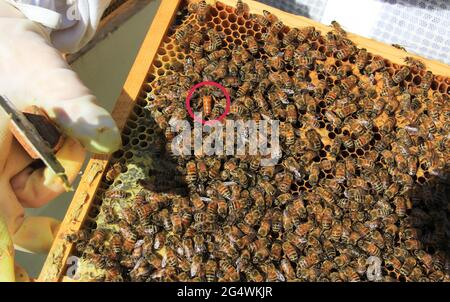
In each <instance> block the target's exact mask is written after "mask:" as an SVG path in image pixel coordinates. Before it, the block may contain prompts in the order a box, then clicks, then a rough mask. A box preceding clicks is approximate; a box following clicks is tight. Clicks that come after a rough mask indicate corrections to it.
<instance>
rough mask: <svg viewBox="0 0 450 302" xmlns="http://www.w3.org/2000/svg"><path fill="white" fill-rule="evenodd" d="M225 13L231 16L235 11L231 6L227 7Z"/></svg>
mask: <svg viewBox="0 0 450 302" xmlns="http://www.w3.org/2000/svg"><path fill="white" fill-rule="evenodd" d="M225 11H226V12H227V13H229V14H234V13H235V9H234V8H233V7H231V6H227V7H225Z"/></svg>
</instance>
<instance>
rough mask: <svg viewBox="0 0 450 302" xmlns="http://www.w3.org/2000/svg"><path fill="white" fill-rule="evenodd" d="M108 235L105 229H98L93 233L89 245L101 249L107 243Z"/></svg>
mask: <svg viewBox="0 0 450 302" xmlns="http://www.w3.org/2000/svg"><path fill="white" fill-rule="evenodd" d="M107 235H108V233H107V231H106V230H105V229H96V230H95V231H94V232H93V233H92V235H91V239H90V240H89V243H88V245H89V246H91V247H93V248H95V249H98V248H100V246H101V245H102V244H103V242H104V241H105V239H106V236H107Z"/></svg>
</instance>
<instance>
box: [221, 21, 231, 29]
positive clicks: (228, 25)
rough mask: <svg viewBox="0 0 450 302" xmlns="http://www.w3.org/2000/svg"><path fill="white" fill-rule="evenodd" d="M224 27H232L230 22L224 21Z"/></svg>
mask: <svg viewBox="0 0 450 302" xmlns="http://www.w3.org/2000/svg"><path fill="white" fill-rule="evenodd" d="M222 26H223V28H228V27H230V22H228V20H223V21H222Z"/></svg>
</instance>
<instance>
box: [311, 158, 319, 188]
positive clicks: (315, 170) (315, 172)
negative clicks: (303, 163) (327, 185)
mask: <svg viewBox="0 0 450 302" xmlns="http://www.w3.org/2000/svg"><path fill="white" fill-rule="evenodd" d="M319 174H320V166H319V164H318V163H313V164H312V165H311V166H310V169H309V177H308V182H309V184H310V185H312V186H315V185H316V184H317V183H318V182H319Z"/></svg>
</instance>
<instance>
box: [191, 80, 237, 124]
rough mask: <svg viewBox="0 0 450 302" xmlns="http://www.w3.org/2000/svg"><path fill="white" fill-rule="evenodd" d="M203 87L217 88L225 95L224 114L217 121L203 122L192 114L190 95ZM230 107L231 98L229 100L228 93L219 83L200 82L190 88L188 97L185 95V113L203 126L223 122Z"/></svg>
mask: <svg viewBox="0 0 450 302" xmlns="http://www.w3.org/2000/svg"><path fill="white" fill-rule="evenodd" d="M203 86H214V87H217V88H219V89H220V90H221V91H222V92H223V94H224V95H225V99H226V100H227V104H226V106H225V112H224V113H223V114H222V115H221V116H219V117H218V118H217V119H213V120H210V121H206V120H204V119H201V118H198V117H196V116H195V114H194V112H193V111H192V107H191V98H192V95H193V94H194V91H195V90H196V89H197V88H200V87H203ZM230 107H231V98H230V94H229V93H228V91H227V89H226V88H225V87H223V86H222V85H220V84H219V83H217V82H213V81H205V82H200V83H198V84H196V85H194V87H192V88H191V89H190V90H189V92H188V95H187V97H186V109H187V112H188V113H189V115H190V116H191V117H192V118H193V119H194V120H195V121H197V122H200V123H202V124H203V125H211V124H214V123H215V122H218V121H221V120H223V119H224V118H225V117H226V116H227V115H228V113H230Z"/></svg>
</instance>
